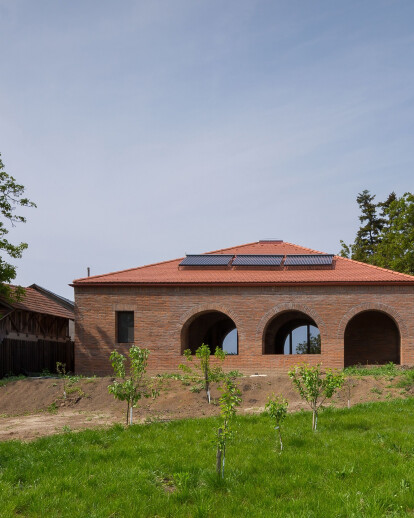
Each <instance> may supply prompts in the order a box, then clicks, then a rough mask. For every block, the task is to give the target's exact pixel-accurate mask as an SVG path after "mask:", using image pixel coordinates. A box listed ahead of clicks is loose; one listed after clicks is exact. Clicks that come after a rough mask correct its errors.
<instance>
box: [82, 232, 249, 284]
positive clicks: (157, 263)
mask: <svg viewBox="0 0 414 518" xmlns="http://www.w3.org/2000/svg"><path fill="white" fill-rule="evenodd" d="M256 244H259V241H253V242H252V243H246V244H244V245H240V246H237V245H236V246H229V247H228V248H221V249H219V250H213V251H212V252H204V253H203V254H200V255H206V254H215V253H217V252H223V251H226V250H231V249H232V248H241V247H244V246H251V245H256ZM197 255H199V254H197ZM233 255H234V254H233ZM182 259H185V258H184V257H177V258H176V259H169V260H167V261H158V262H156V263H151V264H145V265H143V266H134V267H133V268H126V269H125V270H116V271H114V272H108V273H102V274H100V275H90V276H89V277H79V278H78V279H74V280H73V281H72V282H78V281H86V280H88V279H98V278H100V277H108V276H109V275H115V274H117V273H124V272H131V271H133V270H142V269H143V268H149V267H151V266H158V265H160V264H167V263H173V262H174V261H180V260H182Z"/></svg>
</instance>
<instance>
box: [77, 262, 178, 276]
mask: <svg viewBox="0 0 414 518" xmlns="http://www.w3.org/2000/svg"><path fill="white" fill-rule="evenodd" d="M180 259H184V257H178V258H177V259H169V260H168V261H158V262H157V263H151V264H144V265H143V266H134V267H133V268H126V269H125V270H116V271H114V272H108V273H101V274H100V275H90V276H89V277H79V278H78V279H74V280H73V281H72V282H78V281H86V280H89V279H97V278H99V277H108V276H109V275H115V274H116V273H124V272H131V271H132V270H142V269H144V268H149V267H151V266H158V265H159V264H167V263H173V262H174V261H179V260H180Z"/></svg>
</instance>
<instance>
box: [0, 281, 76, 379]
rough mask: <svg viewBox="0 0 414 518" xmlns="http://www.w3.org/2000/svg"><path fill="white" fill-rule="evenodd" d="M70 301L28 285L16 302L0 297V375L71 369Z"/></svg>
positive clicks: (72, 364)
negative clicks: (62, 366) (58, 367)
mask: <svg viewBox="0 0 414 518" xmlns="http://www.w3.org/2000/svg"><path fill="white" fill-rule="evenodd" d="M74 319H75V313H74V303H73V302H72V301H70V300H68V299H65V298H64V297H61V296H60V295H56V294H55V293H53V292H51V291H49V290H47V289H45V288H42V287H41V286H38V285H37V284H32V285H31V286H28V287H27V288H24V295H23V296H22V298H21V299H20V300H18V301H9V300H6V299H5V298H4V297H1V298H0V377H2V376H5V375H8V374H33V373H41V372H42V371H44V370H47V371H50V372H55V371H56V362H58V361H60V362H62V363H65V364H66V369H67V371H68V372H69V371H74V342H73V340H74Z"/></svg>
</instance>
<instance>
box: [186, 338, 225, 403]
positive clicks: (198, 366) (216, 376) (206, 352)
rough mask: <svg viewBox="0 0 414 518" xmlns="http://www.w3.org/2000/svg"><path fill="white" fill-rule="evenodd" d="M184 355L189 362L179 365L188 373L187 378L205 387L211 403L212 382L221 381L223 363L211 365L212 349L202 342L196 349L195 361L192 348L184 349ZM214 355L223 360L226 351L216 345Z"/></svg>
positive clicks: (197, 385)
mask: <svg viewBox="0 0 414 518" xmlns="http://www.w3.org/2000/svg"><path fill="white" fill-rule="evenodd" d="M184 356H185V358H186V360H187V362H188V363H187V364H181V365H179V368H180V369H181V370H183V371H184V372H185V373H186V374H187V378H188V379H189V380H190V381H191V382H193V383H195V386H196V387H198V388H203V389H204V390H205V391H206V397H207V401H208V402H209V403H210V401H211V395H210V384H211V383H212V382H217V381H220V380H221V379H222V378H223V375H224V374H223V370H222V367H221V365H216V366H215V367H211V365H210V357H211V351H210V347H209V346H208V345H206V344H202V345H201V346H200V347H199V348H198V349H197V350H196V353H195V358H196V361H195V362H194V361H193V355H192V354H191V350H190V349H186V350H185V351H184ZM214 357H215V358H216V360H219V361H220V362H223V361H224V360H225V358H226V353H225V351H223V349H220V348H219V347H216V351H215V353H214ZM191 364H193V365H191Z"/></svg>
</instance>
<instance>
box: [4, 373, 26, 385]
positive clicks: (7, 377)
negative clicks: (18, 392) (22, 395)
mask: <svg viewBox="0 0 414 518" xmlns="http://www.w3.org/2000/svg"><path fill="white" fill-rule="evenodd" d="M24 379H26V376H23V374H21V375H20V376H6V377H4V378H1V379H0V387H4V385H7V384H8V383H11V382H12V381H18V380H24Z"/></svg>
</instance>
